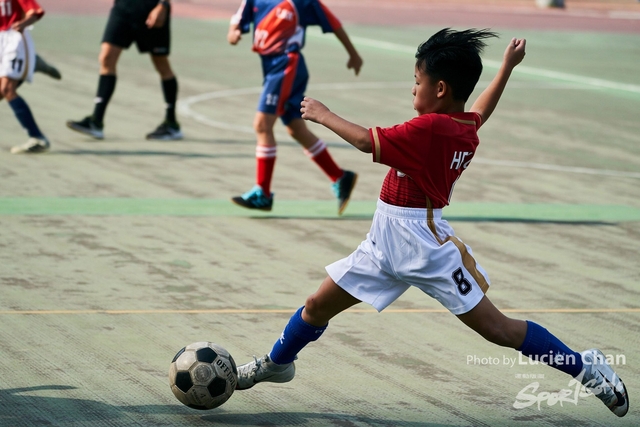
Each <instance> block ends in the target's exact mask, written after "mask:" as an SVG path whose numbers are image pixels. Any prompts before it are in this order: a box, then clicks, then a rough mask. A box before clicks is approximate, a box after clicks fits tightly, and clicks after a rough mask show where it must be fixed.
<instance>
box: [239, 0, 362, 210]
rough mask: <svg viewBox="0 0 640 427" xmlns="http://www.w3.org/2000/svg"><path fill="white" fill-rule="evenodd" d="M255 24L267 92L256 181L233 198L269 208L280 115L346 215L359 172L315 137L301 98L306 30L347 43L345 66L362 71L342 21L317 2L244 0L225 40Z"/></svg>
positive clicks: (259, 124) (257, 122) (260, 115)
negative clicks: (319, 30)
mask: <svg viewBox="0 0 640 427" xmlns="http://www.w3.org/2000/svg"><path fill="white" fill-rule="evenodd" d="M252 23H253V26H254V34H253V51H254V52H256V53H258V54H259V55H260V58H261V61H262V72H263V75H264V82H263V91H262V94H261V96H260V101H259V104H258V111H257V113H256V116H255V119H254V122H253V127H254V129H255V131H256V136H257V146H256V161H257V170H256V185H255V186H254V187H253V188H252V189H251V190H249V191H248V192H246V193H245V194H243V195H242V196H238V197H234V198H233V199H232V200H233V202H234V203H236V204H238V205H240V206H243V207H245V208H249V209H260V210H266V211H269V210H271V207H272V206H273V193H271V179H272V176H273V169H274V166H275V160H276V150H277V149H276V140H275V136H274V134H273V126H274V125H275V122H276V120H277V118H278V117H280V119H281V120H282V122H283V123H284V124H285V126H286V127H287V131H288V132H289V134H290V135H291V136H292V137H293V138H294V139H295V140H296V141H298V143H300V145H302V146H303V147H304V151H305V153H306V154H307V156H309V157H310V158H311V159H312V160H313V161H315V162H316V164H318V166H320V168H321V169H322V170H323V171H324V172H325V173H326V174H327V175H328V176H329V178H330V179H331V181H332V182H333V190H334V193H335V195H336V197H337V198H338V214H342V212H343V211H344V209H345V207H346V206H347V202H348V201H349V197H351V192H352V190H353V187H354V185H355V183H356V179H357V175H356V174H355V173H353V172H351V171H346V170H343V169H341V168H340V167H338V165H337V164H336V163H335V162H334V160H333V158H332V157H331V155H330V154H329V151H328V149H327V146H326V144H325V143H324V141H322V140H321V139H319V138H318V137H317V136H315V135H314V134H313V133H311V131H309V129H308V128H307V126H306V124H305V122H304V120H302V119H301V113H300V102H301V101H302V99H303V98H304V92H305V89H306V87H307V82H308V80H309V73H308V71H307V66H306V64H305V61H304V58H303V56H302V54H301V53H300V51H301V49H302V47H303V46H304V40H305V30H306V27H307V26H309V25H319V26H320V27H321V28H322V31H323V32H325V33H327V32H333V33H334V34H335V35H336V37H337V38H338V40H340V42H341V43H342V44H343V46H344V47H345V49H346V50H347V53H348V54H349V60H348V62H347V68H349V69H353V70H354V71H355V73H356V75H358V73H359V72H360V68H361V67H362V59H361V58H360V55H358V52H357V51H356V49H355V48H354V47H353V44H352V43H351V41H350V40H349V36H348V35H347V33H346V32H345V31H344V29H343V28H342V25H341V23H340V21H339V20H338V19H337V18H336V17H335V16H334V15H333V14H332V13H331V11H329V9H327V8H326V7H325V6H324V5H323V4H322V3H321V2H320V1H318V0H284V1H283V0H245V1H243V2H242V4H241V5H240V8H239V9H238V12H237V13H236V14H235V15H234V16H233V17H232V18H231V25H230V27H229V33H228V34H227V40H228V41H229V43H231V44H232V45H235V44H237V43H238V42H239V41H240V38H241V35H242V34H244V33H248V32H249V31H250V29H251V24H252Z"/></svg>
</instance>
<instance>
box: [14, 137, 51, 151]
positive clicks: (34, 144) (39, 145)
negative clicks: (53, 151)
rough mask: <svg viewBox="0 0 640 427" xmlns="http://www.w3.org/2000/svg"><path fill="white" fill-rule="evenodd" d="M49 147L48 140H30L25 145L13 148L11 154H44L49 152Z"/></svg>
mask: <svg viewBox="0 0 640 427" xmlns="http://www.w3.org/2000/svg"><path fill="white" fill-rule="evenodd" d="M49 147H50V144H49V141H48V140H47V138H44V137H43V138H29V139H28V140H27V142H25V143H24V144H22V145H16V146H15V147H12V148H11V154H22V153H42V152H44V151H47V150H48V149H49Z"/></svg>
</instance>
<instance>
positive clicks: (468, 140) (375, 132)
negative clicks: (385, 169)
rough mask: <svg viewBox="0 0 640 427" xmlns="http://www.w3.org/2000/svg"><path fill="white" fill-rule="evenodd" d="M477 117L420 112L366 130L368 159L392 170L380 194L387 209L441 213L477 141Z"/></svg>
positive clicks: (478, 125)
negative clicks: (370, 154) (407, 119)
mask: <svg viewBox="0 0 640 427" xmlns="http://www.w3.org/2000/svg"><path fill="white" fill-rule="evenodd" d="M481 120H482V119H481V117H480V115H479V114H476V113H454V114H436V113H432V114H423V115H421V116H418V117H416V118H414V119H412V120H410V121H408V122H406V123H404V124H401V125H396V126H392V127H389V128H384V129H383V128H379V127H376V128H372V129H369V134H370V137H371V147H372V154H373V161H374V162H376V163H382V164H385V165H387V166H391V168H392V169H391V170H390V171H389V173H387V176H386V177H385V179H384V182H383V184H382V189H381V191H380V199H381V200H382V201H383V202H385V203H388V204H390V205H395V206H402V207H409V208H427V207H428V208H434V209H441V208H443V207H445V206H447V205H448V204H449V200H450V199H451V193H452V192H453V187H454V185H455V183H456V181H457V180H458V178H459V177H460V175H461V174H462V172H463V171H464V170H465V169H466V168H467V166H469V163H470V162H471V159H472V158H473V155H474V154H475V152H476V148H477V147H478V144H479V143H480V140H479V139H478V134H477V131H478V129H479V128H480V126H481V125H482V121H481Z"/></svg>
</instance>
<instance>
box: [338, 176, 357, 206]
mask: <svg viewBox="0 0 640 427" xmlns="http://www.w3.org/2000/svg"><path fill="white" fill-rule="evenodd" d="M357 180H358V174H356V173H355V172H351V171H344V174H343V175H342V178H340V179H339V180H337V181H336V182H334V183H333V193H334V194H335V195H336V197H337V198H338V215H342V212H344V210H345V209H346V208H347V203H349V198H350V197H351V192H352V191H353V187H355V185H356V181H357Z"/></svg>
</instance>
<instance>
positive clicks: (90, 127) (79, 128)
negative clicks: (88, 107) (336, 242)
mask: <svg viewBox="0 0 640 427" xmlns="http://www.w3.org/2000/svg"><path fill="white" fill-rule="evenodd" d="M67 127H68V128H69V129H72V130H75V131H76V132H80V133H83V134H85V135H89V136H91V137H93V138H95V139H104V133H103V132H102V124H101V123H96V122H94V121H93V118H92V117H91V116H87V117H85V118H84V119H82V120H80V121H78V122H74V121H73V120H67Z"/></svg>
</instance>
